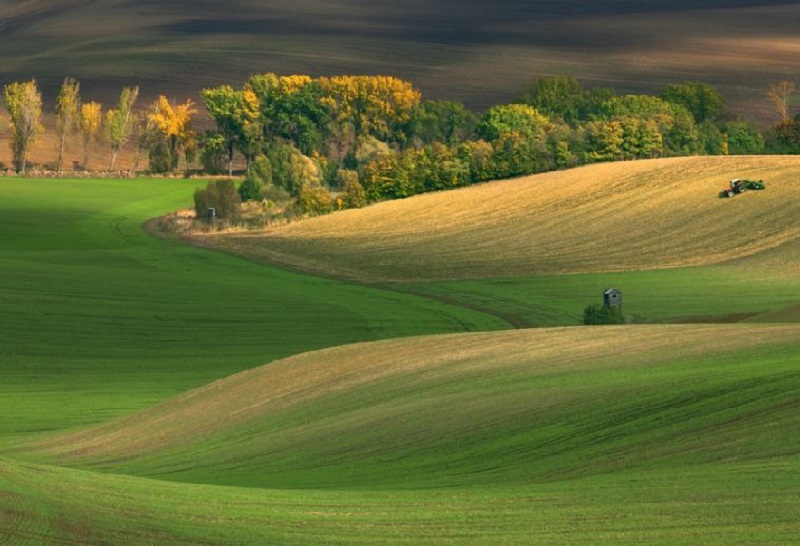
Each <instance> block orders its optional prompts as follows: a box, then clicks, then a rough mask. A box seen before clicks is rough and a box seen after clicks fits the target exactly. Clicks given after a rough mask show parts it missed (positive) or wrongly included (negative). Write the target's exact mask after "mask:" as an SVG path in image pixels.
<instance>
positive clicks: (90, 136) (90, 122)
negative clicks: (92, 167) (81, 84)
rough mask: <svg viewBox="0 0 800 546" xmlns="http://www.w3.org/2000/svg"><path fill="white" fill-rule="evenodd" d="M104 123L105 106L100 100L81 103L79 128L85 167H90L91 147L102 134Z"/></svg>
mask: <svg viewBox="0 0 800 546" xmlns="http://www.w3.org/2000/svg"><path fill="white" fill-rule="evenodd" d="M102 125H103V107H102V105H101V104H100V103H99V102H86V103H83V104H81V113H80V120H79V121H78V130H79V131H80V135H81V143H82V144H83V168H84V169H88V168H89V147H90V146H91V144H92V142H95V141H96V140H97V138H98V136H99V135H100V128H101V127H102Z"/></svg>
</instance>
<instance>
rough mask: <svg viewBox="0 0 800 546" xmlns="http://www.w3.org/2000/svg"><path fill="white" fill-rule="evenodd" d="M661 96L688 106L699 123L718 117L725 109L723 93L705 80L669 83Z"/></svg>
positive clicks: (670, 101)
mask: <svg viewBox="0 0 800 546" xmlns="http://www.w3.org/2000/svg"><path fill="white" fill-rule="evenodd" d="M661 98H662V99H663V100H665V101H667V102H669V103H672V104H679V105H681V106H683V107H684V108H686V109H687V110H688V111H689V113H691V114H692V117H693V118H694V121H695V123H698V124H699V123H704V122H706V121H711V120H714V119H716V118H717V117H718V116H719V115H720V114H721V113H722V111H723V110H724V109H725V98H724V97H723V96H722V94H721V93H720V92H719V91H717V90H716V89H714V88H713V87H712V86H710V85H709V84H707V83H703V82H692V81H685V82H681V83H674V84H670V85H667V86H666V87H665V88H664V91H663V92H662V93H661Z"/></svg>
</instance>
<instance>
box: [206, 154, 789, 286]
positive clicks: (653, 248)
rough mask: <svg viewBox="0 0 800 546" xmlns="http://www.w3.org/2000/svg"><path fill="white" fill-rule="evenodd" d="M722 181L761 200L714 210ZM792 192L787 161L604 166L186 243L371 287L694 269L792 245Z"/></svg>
mask: <svg viewBox="0 0 800 546" xmlns="http://www.w3.org/2000/svg"><path fill="white" fill-rule="evenodd" d="M731 178H751V179H763V180H764V181H765V182H766V184H767V189H766V190H765V191H748V192H745V193H743V194H741V195H738V196H736V197H734V198H733V199H720V198H718V196H717V194H718V192H719V191H720V190H721V189H722V188H723V187H724V186H727V184H728V180H729V179H731ZM798 180H800V158H797V157H787V156H752V157H691V158H674V159H657V160H647V161H636V162H618V163H606V164H597V165H591V166H587V167H582V168H577V169H572V170H567V171H559V172H553V173H545V174H539V175H534V176H529V177H525V178H520V179H515V180H507V181H498V182H491V183H486V184H483V185H480V186H473V187H470V188H464V189H459V190H454V191H448V192H441V193H435V194H427V195H421V196H416V197H413V198H410V199H406V200H402V201H392V202H385V203H380V204H377V205H374V206H370V207H367V208H365V209H361V210H349V211H344V212H337V213H335V214H331V215H329V216H325V217H320V218H315V219H311V220H306V221H302V222H297V223H294V224H290V225H288V226H284V227H279V228H272V229H269V230H266V231H263V232H256V233H246V234H243V233H228V234H217V235H210V236H197V237H195V242H197V243H199V244H201V245H203V246H209V247H213V248H218V249H222V250H226V251H230V252H233V253H236V254H242V255H245V256H248V257H250V258H252V259H257V260H263V261H268V262H273V263H277V264H282V265H284V266H288V267H291V268H297V269H301V270H305V271H310V272H315V273H321V274H326V275H333V276H338V277H343V278H351V279H357V280H362V281H373V282H382V281H412V280H440V279H442V280H444V279H469V278H492V277H509V276H526V275H527V276H530V275H545V274H567V273H584V272H586V273H588V272H604V271H628V270H644V269H658V268H671V267H680V266H696V265H706V264H714V263H720V262H723V261H727V260H732V259H737V258H743V257H749V256H753V255H756V254H758V253H762V252H763V253H765V255H766V254H768V253H767V252H766V251H769V250H770V249H776V248H778V247H782V245H791V244H793V243H796V242H797V240H798V238H800V210H799V209H798V205H797V204H798V198H800V194H799V193H798V192H800V182H798Z"/></svg>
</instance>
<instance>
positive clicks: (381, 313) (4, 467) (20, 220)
mask: <svg viewBox="0 0 800 546" xmlns="http://www.w3.org/2000/svg"><path fill="white" fill-rule="evenodd" d="M655 165H656V166H657V167H658V168H661V167H663V165H664V164H662V163H658V162H655ZM645 167H646V165H645ZM610 168H612V167H610ZM776 168H777V167H776ZM792 168H793V167H792ZM787 180H788V179H787ZM199 184H201V182H199V181H187V180H145V179H141V180H128V181H118V180H114V181H110V180H109V181H99V180H90V181H77V180H36V179H0V276H1V278H2V283H0V347H2V357H0V374H2V379H3V380H2V382H0V544H2V543H9V544H45V545H49V544H121V545H122V544H124V545H129V544H143V545H144V544H198V543H201V544H287V545H288V544H297V545H305V544H337V545H338V544H387V545H388V544H409V545H411V544H481V545H483V544H565V545H566V544H570V545H571V544H625V543H628V544H641V543H647V544H686V543H705V544H720V545H722V544H725V545H727V544H754V543H759V544H762V543H763V544H791V543H793V541H795V540H796V533H797V528H796V525H797V521H798V520H799V519H800V493H799V492H800V478H798V476H800V473H799V472H798V468H800V464H799V463H800V460H798V455H797V450H796V446H797V444H798V442H800V417H798V416H800V413H799V412H798V409H800V407H798V400H800V396H798V394H800V371H798V368H797V362H798V361H800V325H798V324H795V323H797V322H798V319H800V305H798V304H799V303H800V297H798V296H797V295H796V294H798V293H800V292H798V290H797V289H798V288H800V287H798V283H800V281H797V280H796V279H795V277H796V276H797V275H796V264H797V263H798V256H799V255H800V252H799V251H798V244H797V242H796V240H795V239H796V238H795V237H794V231H793V226H794V224H793V223H792V214H791V211H789V210H788V209H787V212H786V214H783V212H781V211H784V208H783V206H782V205H781V204H780V203H781V202H782V200H781V199H777V198H774V197H771V196H770V194H768V193H764V194H763V195H764V196H766V198H768V199H766V200H765V199H762V200H761V201H755V200H753V199H751V200H750V201H745V199H748V198H758V197H759V196H758V195H755V194H754V195H743V196H739V197H737V198H735V200H732V201H731V202H730V203H728V205H731V204H732V205H734V206H737V207H746V206H748V203H749V204H751V205H752V204H755V203H760V205H758V207H756V208H757V209H758V210H759V211H761V213H763V214H764V215H770V216H771V217H772V218H773V219H781V220H780V221H781V222H784V223H783V224H781V225H782V226H783V227H781V226H778V225H773V226H772V227H770V228H768V229H767V231H766V232H765V233H768V234H769V236H770V237H775V238H777V239H780V237H781V234H782V233H783V235H786V237H785V238H784V239H785V240H782V241H783V242H781V243H780V244H776V245H768V246H769V248H763V249H759V250H758V251H757V252H754V253H751V254H749V255H747V256H739V255H737V254H736V253H735V252H734V251H730V257H731V258H732V259H728V260H725V259H723V260H721V261H718V262H717V263H713V264H706V265H702V266H697V267H686V266H684V267H673V268H666V269H658V270H650V271H647V270H640V271H636V270H631V271H627V270H620V271H615V272H613V273H606V272H602V271H590V272H583V273H579V274H555V273H549V274H542V275H537V276H532V275H527V276H519V275H517V276H508V277H505V278H469V279H463V278H461V279H459V278H454V279H438V280H435V281H429V282H421V281H414V280H413V279H406V280H405V281H404V282H401V283H391V284H389V285H387V288H388V289H382V288H381V287H380V286H378V285H364V284H359V283H356V282H352V281H351V282H344V281H335V280H327V279H324V278H321V277H313V276H308V275H303V274H299V273H295V272H291V271H288V270H285V269H275V268H273V267H269V266H266V265H264V264H262V263H257V262H255V261H248V260H245V259H242V258H239V257H236V256H234V255H231V254H228V253H219V252H213V251H209V250H204V249H199V248H193V247H189V246H185V245H183V244H181V243H178V242H176V241H173V240H168V239H156V238H153V237H151V236H150V235H148V234H147V233H145V232H144V231H143V230H142V228H141V225H142V223H143V222H145V221H146V220H147V219H149V218H152V217H154V216H157V215H160V214H164V213H166V212H169V211H172V210H176V209H178V208H183V207H186V206H188V205H189V203H190V202H191V194H192V192H193V190H194V188H195V187H196V186H198V185H199ZM774 188H776V189H775V191H776V192H778V194H777V197H782V196H784V195H789V194H790V190H791V188H792V185H791V183H789V182H788V181H787V182H786V183H784V184H783V185H782V186H781V185H778V186H774ZM768 189H769V187H768ZM576 191H577V190H576ZM703 191H705V190H704V189H703ZM453 195H454V197H453V206H456V205H458V203H462V202H467V203H468V202H470V200H469V199H465V200H463V199H462V197H463V192H462V193H460V194H458V195H456V194H453ZM510 195H512V196H514V194H510ZM615 195H616V194H614V193H613V192H612V193H611V194H610V195H609V197H608V198H609V199H610V200H611V201H613V200H615V199H617V198H618V197H615ZM773 195H775V194H773ZM630 197H631V198H632V199H634V200H635V199H636V198H637V194H636V193H635V192H632V193H631V194H630ZM712 198H713V199H716V198H715V197H713V196H712ZM737 200H738V201H737ZM421 202H425V201H424V200H422V201H421ZM409 203H410V204H411V205H413V204H414V201H412V200H406V202H405V204H404V206H408V204H409ZM718 203H719V202H717V201H714V204H715V205H716V204H718ZM770 203H771V204H770ZM775 207H777V208H775ZM737 210H738V209H737ZM768 211H772V212H768ZM775 211H779V213H775ZM688 212H691V211H688ZM688 212H687V213H688ZM333 216H336V215H333ZM612 216H613V215H612ZM331 218H332V219H334V218H333V217H331ZM773 224H775V222H773ZM707 225H710V226H712V228H711V229H712V231H713V222H708V223H707ZM606 226H607V227H611V225H610V224H607V225H606ZM298 229H300V228H299V227H298ZM698 229H699V230H700V231H702V228H699V227H698ZM765 229H766V228H765ZM565 236H566V235H565ZM701 239H702V237H701ZM777 239H776V240H777ZM507 244H508V240H507V239H503V238H498V239H497V245H499V246H498V248H501V247H502V248H505V247H503V245H507ZM670 244H671V245H674V248H680V247H681V246H682V245H681V241H671V242H670ZM700 246H701V247H703V245H700ZM733 246H734V247H735V246H736V245H733ZM298 248H300V249H301V250H302V249H305V248H306V247H305V246H304V245H300V246H299V247H298ZM670 248H672V247H670ZM703 248H704V247H703ZM228 250H230V249H228ZM500 254H503V253H502V252H498V255H500ZM503 255H507V256H508V257H509V259H513V257H514V255H513V254H511V253H509V254H503ZM631 255H632V254H627V255H626V256H627V257H628V258H630V256H631ZM675 255H676V256H677V255H678V254H675ZM445 256H447V254H445ZM734 256H736V258H735V259H733V257H734ZM456 258H458V256H456V255H450V258H449V259H451V260H455V259H456ZM514 263H516V262H514ZM511 266H513V263H512V264H511ZM492 267H494V266H492ZM441 270H443V269H441ZM610 285H613V286H616V287H618V288H621V289H622V290H623V293H624V297H625V311H626V313H627V314H628V315H632V314H636V315H641V317H640V318H643V319H646V320H647V322H650V323H652V324H644V325H627V326H618V327H597V328H587V327H556V328H533V329H524V330H514V329H512V326H513V325H518V326H519V325H538V326H542V325H549V326H566V325H572V324H575V323H577V322H578V321H579V317H580V313H581V311H582V309H583V307H584V306H585V305H586V304H587V303H592V302H596V300H598V299H599V296H600V291H602V289H604V288H606V287H607V286H610ZM408 292H413V293H408ZM420 294H422V295H429V296H431V297H430V298H426V297H422V296H421V295H420ZM737 321H746V322H741V323H736V324H734V323H732V322H737ZM672 322H683V323H692V324H667V323H672ZM701 322H718V323H723V322H724V323H725V324H700V323H701ZM758 322H761V323H762V324H757V323H758ZM501 330H502V331H501ZM423 334H424V335H423ZM431 334H437V335H431ZM390 338H391V339H390Z"/></svg>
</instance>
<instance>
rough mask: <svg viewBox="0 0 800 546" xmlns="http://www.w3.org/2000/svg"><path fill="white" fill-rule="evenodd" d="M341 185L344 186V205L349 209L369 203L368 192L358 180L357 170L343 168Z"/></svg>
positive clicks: (342, 198) (340, 176)
mask: <svg viewBox="0 0 800 546" xmlns="http://www.w3.org/2000/svg"><path fill="white" fill-rule="evenodd" d="M339 187H341V188H342V195H341V200H342V206H344V207H345V208H348V209H360V208H361V207H364V206H366V204H367V193H366V192H365V191H364V186H362V185H361V182H359V181H358V173H357V172H356V171H348V170H344V169H342V170H341V171H339Z"/></svg>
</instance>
